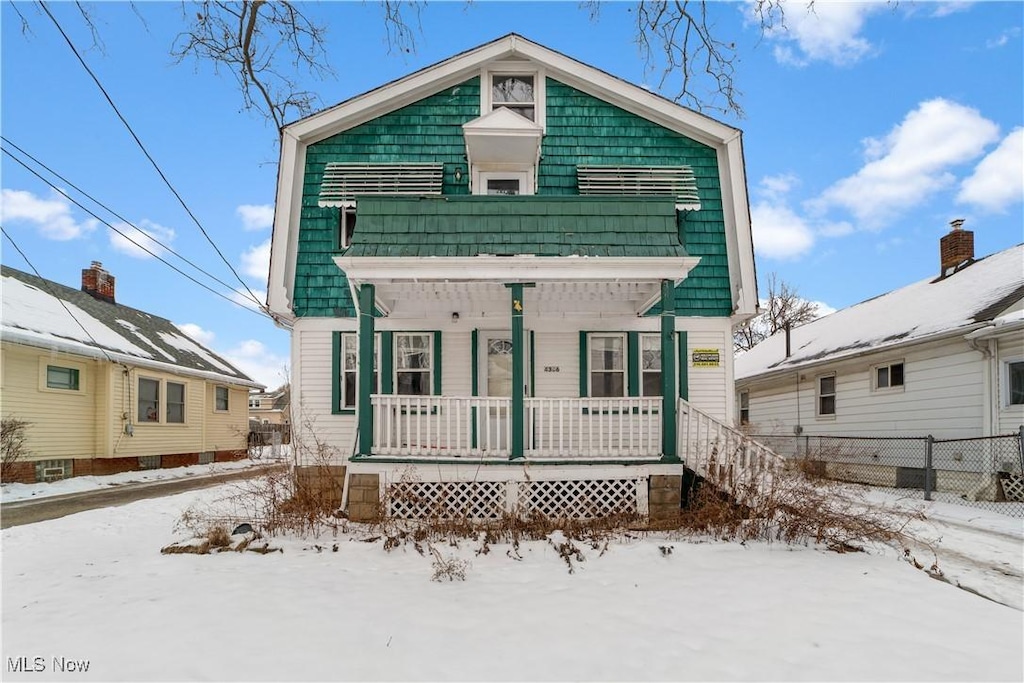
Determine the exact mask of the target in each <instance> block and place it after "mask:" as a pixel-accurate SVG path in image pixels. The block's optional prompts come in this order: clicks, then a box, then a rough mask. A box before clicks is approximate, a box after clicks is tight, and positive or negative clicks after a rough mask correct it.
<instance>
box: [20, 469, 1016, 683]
mask: <svg viewBox="0 0 1024 683" xmlns="http://www.w3.org/2000/svg"><path fill="white" fill-rule="evenodd" d="M230 490H232V489H231V487H230V486H223V487H217V488H213V489H206V490H203V491H196V492H191V493H186V494H181V495H177V496H173V497H168V498H162V499H155V500H147V501H142V502H138V503H133V504H130V505H126V506H123V507H117V508H111V509H104V510H95V511H91V512H85V513H80V514H77V515H73V516H70V517H66V518H63V519H58V520H54V521H50V522H44V523H39V524H32V525H27V526H22V527H16V528H12V529H7V530H5V531H3V624H2V625H3V658H4V673H3V678H4V680H35V681H39V680H46V679H53V678H59V679H60V680H135V681H150V680H225V681H228V680H230V681H234V680H253V681H262V680H750V679H754V680H958V681H959V680H1015V681H1020V680H1021V679H1022V676H1024V669H1022V667H1024V663H1022V662H1024V657H1022V649H1024V646H1022V642H1024V620H1022V615H1021V612H1020V611H1019V609H1014V608H1011V607H1007V606H1004V605H1002V604H998V603H997V602H993V601H991V600H987V599H985V598H982V597H978V596H976V595H973V594H971V593H969V592H967V591H965V590H960V589H958V588H956V587H954V586H952V585H949V584H947V583H943V582H941V581H936V580H934V579H931V578H929V577H928V576H927V575H926V574H925V573H924V572H923V571H919V570H916V569H914V568H913V567H911V566H910V565H909V564H908V563H907V562H905V561H903V560H901V559H900V558H899V557H897V553H895V552H894V551H886V552H881V551H877V552H875V553H872V554H865V553H852V554H845V555H839V554H835V553H831V552H823V551H819V550H816V549H811V548H803V547H801V548H790V547H785V546H782V545H771V546H768V545H762V544H747V545H745V546H744V545H740V544H735V543H721V542H705V543H693V542H687V541H682V540H679V539H669V538H667V537H666V536H664V535H660V536H654V535H651V536H645V537H641V536H639V535H635V536H634V537H632V538H625V539H622V540H621V541H619V542H615V543H613V544H612V545H611V546H610V547H609V548H608V550H607V551H606V552H605V553H604V554H603V556H599V551H598V550H594V549H591V548H590V547H586V546H583V548H584V552H585V555H586V560H585V561H583V562H579V563H577V564H576V570H575V572H574V573H572V574H570V573H569V572H568V570H567V566H566V563H565V562H564V561H563V560H562V559H561V558H559V557H558V555H557V553H556V552H555V550H554V548H553V546H552V545H551V544H550V543H547V542H544V541H538V542H531V543H526V544H522V545H521V546H520V549H519V554H520V555H521V558H522V559H521V560H517V559H512V558H511V557H510V556H509V551H510V550H511V549H510V547H509V546H506V545H494V546H491V551H490V553H489V554H486V555H479V556H478V555H476V554H475V553H474V551H475V550H476V548H477V547H478V544H477V543H467V542H463V543H461V544H460V547H459V548H458V549H455V548H451V547H448V546H444V545H442V546H438V550H439V551H440V552H441V553H442V555H444V556H449V555H453V554H458V555H459V556H461V557H463V558H465V559H466V560H469V561H470V562H471V565H470V566H469V568H468V570H467V574H466V579H465V581H464V582H459V581H456V582H444V583H439V582H434V581H431V575H432V573H433V571H432V568H431V563H432V561H431V558H430V556H429V553H428V555H427V556H426V557H423V556H420V555H419V554H418V553H417V552H415V551H414V550H413V549H412V547H406V548H399V549H397V550H393V551H391V552H385V551H384V550H383V549H382V547H381V543H380V541H377V542H376V543H364V542H360V541H359V540H358V539H359V538H360V537H361V536H362V534H361V533H349V534H341V535H339V536H338V537H337V538H336V539H332V538H325V539H322V540H321V541H318V542H317V543H318V544H319V545H320V546H321V548H322V551H318V550H317V549H316V548H315V547H314V544H313V543H312V542H304V541H300V540H297V539H285V540H275V541H274V544H276V545H279V546H281V547H282V548H283V549H284V552H283V553H273V554H268V555H258V554H255V553H242V554H239V553H223V554H218V555H208V556H196V555H161V554H160V552H159V550H160V548H161V547H162V546H164V545H167V544H168V543H169V542H170V541H172V540H174V539H176V538H180V537H181V536H180V535H179V534H176V533H175V532H174V526H175V522H176V521H177V519H178V517H179V515H180V513H181V511H182V510H183V509H185V508H186V507H188V506H189V505H190V504H192V503H193V502H195V501H209V500H213V499H215V498H217V497H218V496H223V495H224V494H225V492H227V491H230ZM930 509H931V511H932V513H934V515H935V518H936V521H933V522H931V523H930V525H931V528H932V532H933V533H934V537H935V538H937V539H941V542H942V543H948V544H949V546H950V553H951V554H950V557H951V558H955V557H956V556H959V557H960V565H959V567H957V566H956V565H955V563H953V564H951V565H949V566H948V567H945V569H946V573H947V577H949V578H951V580H956V578H957V576H962V577H963V578H964V581H965V583H966V582H968V581H969V582H970V583H971V585H972V587H973V588H974V589H976V590H980V591H982V592H986V593H987V594H990V595H994V596H996V597H997V599H1002V600H1003V601H1004V602H1010V603H1012V604H1016V605H1017V607H1018V608H1019V607H1020V602H1021V583H1020V578H1019V570H1020V566H1021V560H1022V550H1021V548H1022V538H1024V533H1022V530H1021V523H1020V520H1010V519H1000V518H999V516H998V515H994V514H992V513H988V514H985V513H979V512H978V511H975V510H970V511H968V512H964V511H961V510H957V509H954V508H952V507H951V506H944V505H941V504H933V505H932V507H931V508H930ZM968 513H969V514H968ZM335 542H336V543H337V551H333V550H332V545H333V544H334V543H335ZM669 547H670V548H671V552H670V553H669V552H668V551H667V550H663V549H662V548H669ZM942 558H943V556H942V555H940V564H942V563H943V561H944V560H943V559H942ZM972 558H973V559H972ZM919 559H921V560H922V561H924V562H926V564H928V563H929V562H930V560H931V557H930V556H925V555H923V554H922V555H919ZM999 567H1003V568H1004V569H1006V571H1000V570H999ZM1013 571H1017V572H1018V573H1017V575H1016V576H1015V577H1014V576H1009V575H1008V574H1012V573H1013ZM1000 596H1001V597H1000ZM37 657H39V658H41V659H39V660H36V659H35V658H37ZM19 658H25V659H23V660H21V661H22V663H23V665H24V666H25V667H27V668H31V667H33V666H34V665H35V664H36V663H37V662H42V664H41V666H42V668H43V669H44V671H42V672H40V673H17V672H12V670H11V669H12V668H13V667H15V666H16V665H17V664H18V661H19ZM55 658H56V660H57V661H56V663H57V664H59V663H60V661H61V658H64V659H65V660H68V661H80V660H88V667H89V668H88V672H87V673H82V674H70V673H66V672H65V673H61V672H60V671H59V670H58V671H56V672H55V671H54V668H53V667H54V664H55V661H54V659H55Z"/></svg>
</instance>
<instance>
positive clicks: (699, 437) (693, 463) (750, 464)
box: [676, 399, 785, 491]
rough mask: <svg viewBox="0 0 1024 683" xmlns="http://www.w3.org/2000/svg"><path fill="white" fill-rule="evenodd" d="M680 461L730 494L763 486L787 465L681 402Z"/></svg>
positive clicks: (726, 426)
mask: <svg viewBox="0 0 1024 683" xmlns="http://www.w3.org/2000/svg"><path fill="white" fill-rule="evenodd" d="M676 419H677V439H678V444H679V445H678V452H679V457H680V458H682V459H683V460H684V461H685V462H686V466H687V467H689V468H690V469H692V470H693V471H694V472H696V473H697V474H698V475H700V476H702V477H705V478H707V479H710V480H712V481H713V482H715V483H716V484H718V485H720V486H722V487H724V488H726V489H727V490H729V491H735V490H736V489H737V488H738V487H740V486H744V485H748V484H759V483H760V481H759V477H761V476H762V475H767V474H770V473H771V472H774V471H778V470H780V469H781V468H782V467H783V466H784V464H785V461H784V459H783V458H782V456H780V455H779V454H777V453H776V452H775V451H773V450H772V449H770V448H768V447H767V446H765V445H764V444H762V443H759V442H757V441H754V440H753V439H751V438H750V437H749V436H747V435H746V434H744V433H743V432H741V431H739V430H738V429H734V428H733V427H730V426H729V425H727V424H725V423H723V422H721V421H720V420H718V419H717V418H714V417H712V416H711V415H708V414H707V413H705V412H703V411H701V410H698V409H697V408H694V407H693V406H692V405H690V404H689V403H688V402H687V401H685V400H683V399H679V401H678V404H677V408H676Z"/></svg>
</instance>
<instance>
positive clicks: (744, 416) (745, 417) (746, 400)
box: [740, 391, 750, 425]
mask: <svg viewBox="0 0 1024 683" xmlns="http://www.w3.org/2000/svg"><path fill="white" fill-rule="evenodd" d="M740 424H741V425H748V424H750V392H749V391H741V392H740Z"/></svg>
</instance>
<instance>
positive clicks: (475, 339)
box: [469, 330, 480, 448]
mask: <svg viewBox="0 0 1024 683" xmlns="http://www.w3.org/2000/svg"><path fill="white" fill-rule="evenodd" d="M479 347H480V330H473V331H472V332H471V333H470V335H469V361H470V363H472V367H471V368H470V372H469V390H470V392H471V393H472V395H473V396H478V395H479V393H480V365H479V362H478V360H479V359H478V355H477V354H478V353H479ZM470 412H471V413H472V415H471V418H470V419H472V420H473V424H472V425H471V426H470V427H471V433H470V435H469V436H470V440H471V444H472V446H473V448H476V444H477V434H476V429H477V425H476V406H474V407H473V409H472V410H471V411H470Z"/></svg>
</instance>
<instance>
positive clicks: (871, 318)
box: [735, 244, 1024, 380]
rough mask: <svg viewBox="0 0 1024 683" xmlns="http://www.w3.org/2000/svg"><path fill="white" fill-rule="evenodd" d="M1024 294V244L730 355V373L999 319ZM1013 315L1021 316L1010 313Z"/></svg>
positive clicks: (776, 367) (812, 360)
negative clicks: (732, 369) (732, 357)
mask: <svg viewBox="0 0 1024 683" xmlns="http://www.w3.org/2000/svg"><path fill="white" fill-rule="evenodd" d="M1022 300H1024V244H1018V245H1017V246H1015V247H1011V248H1009V249H1006V250H1004V251H1001V252H998V253H996V254H992V255H991V256H987V257H985V258H982V259H979V260H977V261H974V262H973V263H971V264H970V265H968V266H966V267H964V268H962V269H961V270H959V271H957V272H955V273H954V274H952V275H950V276H948V277H946V278H944V279H941V280H938V279H936V278H929V279H927V280H921V281H920V282H915V283H914V284H912V285H908V286H906V287H903V288H901V289H897V290H894V291H892V292H889V293H888V294H883V295H881V296H877V297H875V298H873V299H868V300H867V301H862V302H861V303H859V304H854V305H853V306H850V307H849V308H844V309H843V310H841V311H836V312H835V313H832V314H831V315H827V316H825V317H823V318H818V319H817V320H815V321H813V322H810V323H807V324H806V325H801V326H800V327H796V328H794V329H793V330H792V332H791V335H790V349H791V354H790V357H789V358H786V333H785V332H779V333H777V334H775V335H773V336H771V337H769V338H768V339H766V340H764V341H763V342H761V343H760V344H758V345H757V346H755V347H754V348H752V349H750V350H749V351H747V352H745V353H742V354H740V355H739V356H737V357H736V365H735V368H736V379H737V380H742V379H746V378H752V377H756V376H759V375H764V374H769V373H772V372H775V371H780V370H786V369H792V368H798V367H803V366H805V365H810V364H816V363H821V362H824V361H829V360H837V359H841V358H846V357H851V356H856V355H858V354H862V353H865V352H868V351H876V350H879V349H882V348H886V347H888V346H894V345H897V344H904V343H907V342H911V341H916V340H925V339H928V338H931V337H935V336H938V335H942V334H947V333H952V332H955V331H957V330H962V331H963V332H964V333H965V334H966V333H967V332H970V331H971V330H973V329H975V328H979V327H982V326H984V325H986V324H991V323H993V322H995V323H999V322H1004V321H1005V318H1006V317H1007V313H1008V312H1009V311H1011V310H1013V311H1018V310H1019V309H1020V302H1021V301H1022ZM1011 317H1019V314H1017V313H1015V314H1014V315H1012V316H1011Z"/></svg>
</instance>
